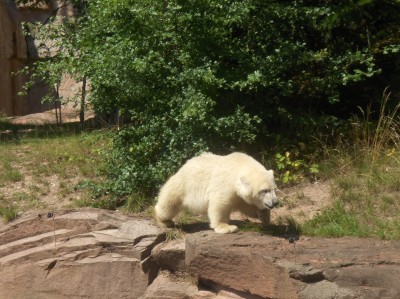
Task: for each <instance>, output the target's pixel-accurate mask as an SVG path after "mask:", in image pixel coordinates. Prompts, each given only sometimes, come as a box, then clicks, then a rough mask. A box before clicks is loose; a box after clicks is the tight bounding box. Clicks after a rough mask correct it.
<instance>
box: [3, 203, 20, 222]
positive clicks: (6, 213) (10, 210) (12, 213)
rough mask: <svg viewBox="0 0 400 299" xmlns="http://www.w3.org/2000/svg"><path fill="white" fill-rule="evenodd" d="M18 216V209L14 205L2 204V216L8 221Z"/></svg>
mask: <svg viewBox="0 0 400 299" xmlns="http://www.w3.org/2000/svg"><path fill="white" fill-rule="evenodd" d="M17 216H18V211H17V209H16V208H15V207H13V206H2V205H0V217H2V218H3V219H4V221H5V222H6V223H7V222H9V221H12V220H14V219H15V218H17Z"/></svg>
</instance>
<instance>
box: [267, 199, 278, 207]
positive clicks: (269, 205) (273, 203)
mask: <svg viewBox="0 0 400 299" xmlns="http://www.w3.org/2000/svg"><path fill="white" fill-rule="evenodd" d="M278 204H279V202H278V200H275V201H273V202H272V203H270V204H268V203H265V205H266V207H267V208H268V209H273V208H275V207H276V206H277V205H278Z"/></svg>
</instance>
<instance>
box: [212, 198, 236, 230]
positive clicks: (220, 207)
mask: <svg viewBox="0 0 400 299" xmlns="http://www.w3.org/2000/svg"><path fill="white" fill-rule="evenodd" d="M230 213H231V207H230V206H229V204H226V203H224V202H218V201H214V202H210V204H209V206H208V218H209V219H210V227H211V228H213V229H214V231H215V232H216V233H218V234H229V233H234V232H236V231H238V229H239V228H238V227H237V226H236V225H230V224H229V216H230Z"/></svg>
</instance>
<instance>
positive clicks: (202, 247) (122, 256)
mask: <svg viewBox="0 0 400 299" xmlns="http://www.w3.org/2000/svg"><path fill="white" fill-rule="evenodd" d="M53 215H54V218H52V217H50V218H48V217H47V213H43V214H41V215H40V217H39V215H37V214H35V215H34V216H24V217H23V218H20V219H17V220H15V221H13V222H11V223H8V224H5V225H2V226H0V298H1V299H3V298H4V299H9V298H11V299H13V298H18V299H19V298H22V299H24V298H142V299H156V298H157V299H161V298H170V299H178V298H191V299H234V298H236V299H261V298H301V299H312V298H321V299H328V298H334V299H345V298H346V299H347V298H360V299H361V298H363V299H375V298H376V299H378V298H400V284H399V283H398V282H399V281H400V271H399V268H400V251H399V248H400V242H399V241H382V240H373V239H357V238H340V239H319V238H300V239H299V240H296V241H295V242H294V243H289V242H288V240H287V239H284V238H283V237H282V238H279V237H272V236H269V235H262V234H259V233H254V232H245V233H243V232H239V233H237V234H229V235H220V234H215V233H214V232H213V231H210V230H208V231H200V232H197V233H191V234H190V233H188V234H186V240H183V239H182V240H174V241H169V242H164V241H165V231H163V230H161V229H159V228H158V227H156V226H155V225H154V223H153V221H151V220H146V219H139V218H135V217H130V216H127V215H123V214H120V213H118V212H111V211H104V210H97V209H79V210H69V211H67V210H65V211H55V212H54V213H53ZM194 231H195V230H194ZM160 270H161V271H160Z"/></svg>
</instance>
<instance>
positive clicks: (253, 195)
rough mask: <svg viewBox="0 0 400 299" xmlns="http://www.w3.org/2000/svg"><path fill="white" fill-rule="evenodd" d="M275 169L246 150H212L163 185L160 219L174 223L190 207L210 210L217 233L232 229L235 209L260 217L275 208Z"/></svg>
mask: <svg viewBox="0 0 400 299" xmlns="http://www.w3.org/2000/svg"><path fill="white" fill-rule="evenodd" d="M275 189H276V185H275V181H274V175H273V171H272V170H266V169H265V168H264V167H263V166H262V165H261V164H260V163H258V162H257V161H256V160H254V159H253V158H252V157H250V156H248V155H246V154H242V153H232V154H230V155H227V156H218V155H214V154H211V153H205V154H202V155H201V156H199V157H195V158H192V159H190V160H188V161H187V162H186V163H185V164H184V165H183V166H182V167H181V168H180V169H179V171H178V172H177V173H176V174H175V175H173V176H172V177H170V178H169V180H168V181H167V182H166V183H165V185H164V186H163V187H162V188H161V190H160V193H159V196H158V202H157V204H156V206H155V217H156V220H157V222H158V223H159V224H160V225H163V226H171V225H173V222H172V219H173V218H174V217H175V216H176V215H177V214H178V213H179V212H180V211H181V210H182V209H183V208H187V209H189V210H190V211H192V212H193V213H196V214H208V218H209V220H210V226H211V228H213V229H214V230H215V232H217V233H232V232H235V231H237V229H238V228H237V226H235V225H229V216H230V213H231V211H233V210H239V211H241V212H242V213H244V214H246V215H248V216H250V217H257V215H258V214H260V211H264V212H265V210H266V209H268V212H267V214H268V215H269V208H273V207H274V206H275V205H276V204H277V203H278V200H277V198H276V195H275Z"/></svg>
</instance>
